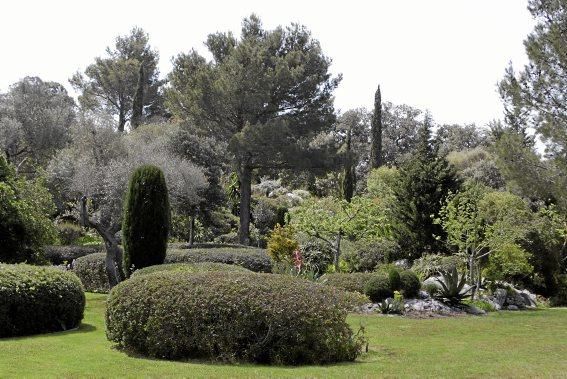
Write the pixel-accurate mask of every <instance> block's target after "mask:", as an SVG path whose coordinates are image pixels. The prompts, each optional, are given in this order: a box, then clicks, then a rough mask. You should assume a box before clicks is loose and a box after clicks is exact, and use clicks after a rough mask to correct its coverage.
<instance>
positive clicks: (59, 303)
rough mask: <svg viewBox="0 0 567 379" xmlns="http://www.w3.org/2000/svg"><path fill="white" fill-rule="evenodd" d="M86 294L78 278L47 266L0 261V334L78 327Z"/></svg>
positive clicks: (33, 332) (7, 335) (19, 333)
mask: <svg viewBox="0 0 567 379" xmlns="http://www.w3.org/2000/svg"><path fill="white" fill-rule="evenodd" d="M84 308H85V294H84V292H83V286H82V285H81V282H80V281H79V279H77V277H76V276H75V275H73V274H71V273H68V272H64V271H61V270H57V269H55V268H50V267H37V266H29V265H24V264H19V265H5V264H0V337H13V336H21V335H28V334H36V333H46V332H56V331H61V330H67V329H71V328H75V327H77V326H79V323H80V322H81V320H82V319H83V311H84Z"/></svg>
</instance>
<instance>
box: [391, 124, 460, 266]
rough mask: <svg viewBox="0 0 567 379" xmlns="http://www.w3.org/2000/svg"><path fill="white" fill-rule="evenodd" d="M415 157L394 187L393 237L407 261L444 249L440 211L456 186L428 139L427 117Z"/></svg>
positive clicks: (444, 161) (453, 176)
mask: <svg viewBox="0 0 567 379" xmlns="http://www.w3.org/2000/svg"><path fill="white" fill-rule="evenodd" d="M419 139H420V142H419V145H418V147H417V149H416V152H415V154H414V155H413V156H412V157H411V158H410V159H409V160H408V161H406V162H405V163H404V164H403V165H402V166H401V168H400V178H399V181H398V183H397V185H396V186H395V189H394V192H395V197H396V209H395V213H394V217H395V220H394V234H395V237H396V238H397V240H398V242H399V244H400V246H401V247H402V251H403V252H405V254H406V257H407V258H409V259H412V260H413V259H416V258H419V257H420V256H422V255H423V254H424V253H439V252H443V251H445V250H446V247H445V244H444V242H443V241H444V240H445V239H446V234H445V232H444V231H443V228H442V226H441V225H439V223H437V222H436V221H435V219H437V218H438V217H439V211H440V210H441V207H442V205H443V204H444V202H445V199H446V197H447V195H448V194H449V192H454V191H456V190H457V189H458V187H459V181H458V179H457V177H456V174H455V171H454V169H453V167H452V166H450V164H449V163H448V161H447V160H446V159H445V157H442V156H439V153H438V147H437V145H436V144H434V143H433V142H432V140H431V119H430V117H429V115H426V119H425V122H424V125H423V127H422V128H421V130H420V132H419Z"/></svg>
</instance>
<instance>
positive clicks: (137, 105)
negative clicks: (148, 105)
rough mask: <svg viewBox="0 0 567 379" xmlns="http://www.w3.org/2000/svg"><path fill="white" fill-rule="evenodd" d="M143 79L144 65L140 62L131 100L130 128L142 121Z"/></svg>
mask: <svg viewBox="0 0 567 379" xmlns="http://www.w3.org/2000/svg"><path fill="white" fill-rule="evenodd" d="M144 81H145V77H144V65H143V64H140V72H139V73H138V86H137V87H136V95H135V96H134V100H133V102H132V129H136V128H137V127H138V126H140V124H141V123H142V115H143V112H144Z"/></svg>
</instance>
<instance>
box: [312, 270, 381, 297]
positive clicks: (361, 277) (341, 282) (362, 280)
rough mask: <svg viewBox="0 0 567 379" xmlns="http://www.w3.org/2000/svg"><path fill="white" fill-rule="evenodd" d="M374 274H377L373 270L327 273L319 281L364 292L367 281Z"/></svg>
mask: <svg viewBox="0 0 567 379" xmlns="http://www.w3.org/2000/svg"><path fill="white" fill-rule="evenodd" d="M374 276H376V274H375V273H372V272H353V273H348V274H347V273H335V274H325V275H323V276H322V277H320V278H319V282H320V283H322V284H326V285H328V286H332V287H336V288H340V289H343V290H345V291H349V292H358V293H362V294H363V293H364V287H365V286H366V283H368V281H369V280H370V279H371V278H372V277H374Z"/></svg>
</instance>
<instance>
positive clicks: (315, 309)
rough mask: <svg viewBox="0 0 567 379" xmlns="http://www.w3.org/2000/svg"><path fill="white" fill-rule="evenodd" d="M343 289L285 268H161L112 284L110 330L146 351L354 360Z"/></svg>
mask: <svg viewBox="0 0 567 379" xmlns="http://www.w3.org/2000/svg"><path fill="white" fill-rule="evenodd" d="M351 306H352V304H350V303H349V300H348V295H347V294H346V293H345V292H343V291H340V290H336V289H333V288H331V287H327V286H321V285H318V284H316V283H312V282H309V281H306V280H300V279H296V278H292V277H289V276H284V275H274V274H269V275H268V274H256V273H250V274H248V273H240V272H207V273H194V274H191V275H187V273H185V272H175V271H166V272H156V273H152V274H147V275H138V276H133V277H132V278H130V279H129V280H127V281H124V282H122V283H120V284H119V285H118V286H116V287H114V288H113V289H112V291H111V292H110V295H109V297H108V300H107V311H106V326H107V337H108V339H109V340H111V341H114V342H116V343H117V344H118V345H119V346H120V347H122V348H126V349H129V350H133V351H135V352H138V353H141V354H143V355H147V356H151V357H158V358H167V359H184V358H206V359H212V360H222V361H231V362H233V361H247V362H258V363H271V364H293V365H295V364H304V363H330V362H339V361H352V360H354V359H355V358H356V357H357V356H358V355H359V353H360V351H361V346H362V342H363V341H362V339H361V338H360V337H357V336H355V335H354V333H353V331H352V330H351V329H350V327H349V326H348V324H347V323H346V316H347V309H349V307H351Z"/></svg>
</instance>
